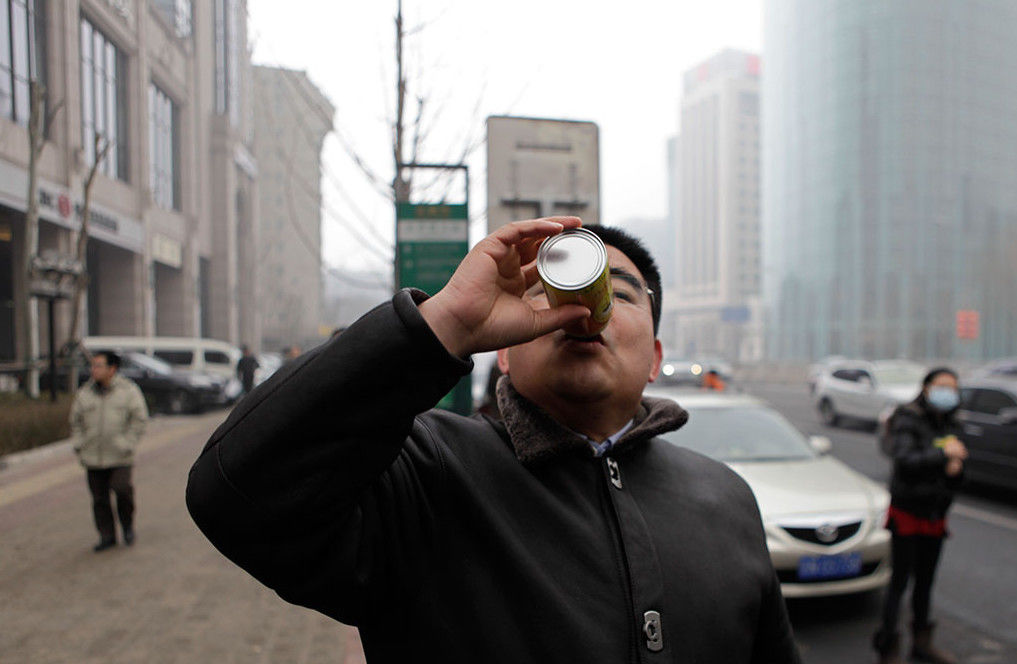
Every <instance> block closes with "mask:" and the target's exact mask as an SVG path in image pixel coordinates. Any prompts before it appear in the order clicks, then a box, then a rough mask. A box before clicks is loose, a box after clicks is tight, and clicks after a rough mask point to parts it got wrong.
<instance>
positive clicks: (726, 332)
mask: <svg viewBox="0 0 1017 664" xmlns="http://www.w3.org/2000/svg"><path fill="white" fill-rule="evenodd" d="M759 74H760V61H759V56H757V55H753V54H750V53H743V52H740V51H734V50H725V51H722V52H720V53H718V54H716V55H714V56H713V57H711V58H709V59H707V60H704V61H703V62H701V63H700V64H698V65H696V66H695V67H693V68H691V69H690V70H688V71H687V72H685V74H684V76H683V93H682V101H681V113H680V133H679V136H678V138H677V140H676V141H673V142H672V143H671V144H670V146H669V153H670V154H671V155H673V156H672V157H671V158H670V159H669V162H670V163H671V164H672V169H673V171H674V173H673V175H672V177H671V182H672V186H674V187H675V188H676V193H675V194H673V195H672V197H671V198H672V201H673V202H672V203H671V206H672V208H673V209H674V212H673V213H672V215H673V216H674V217H675V221H676V224H677V227H676V234H675V235H676V240H677V248H676V252H675V256H676V259H675V260H676V265H675V271H674V273H675V288H674V289H673V291H672V293H673V294H672V295H671V296H669V295H667V294H665V305H666V307H665V316H664V320H665V321H667V323H668V324H669V325H674V326H675V327H676V329H675V330H674V331H673V333H672V332H668V333H665V334H670V335H672V336H673V338H674V339H675V347H674V348H671V349H669V354H670V355H672V356H674V357H682V356H686V357H703V356H711V357H715V356H720V357H723V358H725V359H727V360H729V361H754V360H757V359H759V358H760V357H761V353H762V315H761V314H762V310H761V297H760V293H761V290H760V289H761V285H760V250H759Z"/></svg>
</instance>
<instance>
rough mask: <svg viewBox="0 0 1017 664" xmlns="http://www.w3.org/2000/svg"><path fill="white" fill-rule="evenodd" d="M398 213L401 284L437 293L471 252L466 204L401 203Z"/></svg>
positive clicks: (397, 234) (399, 278)
mask: <svg viewBox="0 0 1017 664" xmlns="http://www.w3.org/2000/svg"><path fill="white" fill-rule="evenodd" d="M397 214H398V216H397V219H396V261H397V270H398V286H399V288H406V287H410V286H412V287H414V288H419V289H420V290H422V291H424V292H426V293H427V294H429V295H434V294H435V293H437V292H438V291H440V290H441V289H442V288H444V286H445V284H446V283H447V282H448V280H449V277H451V276H452V273H453V272H455V270H456V268H457V267H458V266H459V263H460V261H462V260H463V257H464V256H466V252H467V251H469V248H470V243H469V239H470V238H469V231H470V225H469V224H470V222H469V219H468V217H467V210H466V206H465V205H433V204H426V205H418V204H414V203H400V204H399V206H398V211H397Z"/></svg>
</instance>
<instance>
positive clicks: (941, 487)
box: [890, 395, 963, 520]
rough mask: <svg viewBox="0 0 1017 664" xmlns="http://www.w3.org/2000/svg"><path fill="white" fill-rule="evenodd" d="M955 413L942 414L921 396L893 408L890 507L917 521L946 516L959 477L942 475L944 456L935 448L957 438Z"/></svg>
mask: <svg viewBox="0 0 1017 664" xmlns="http://www.w3.org/2000/svg"><path fill="white" fill-rule="evenodd" d="M955 413H956V409H954V410H952V411H949V412H947V413H942V412H939V411H937V410H935V409H934V408H932V406H930V405H929V403H928V402H927V401H926V400H925V396H924V395H919V396H918V398H917V399H915V400H914V401H912V402H910V403H907V404H904V405H902V406H900V407H898V408H897V410H896V411H895V412H894V414H893V416H892V419H891V420H890V435H891V436H892V437H893V450H892V452H893V477H892V478H891V480H890V496H891V497H890V503H891V504H892V505H893V506H894V507H897V508H899V509H902V510H904V511H905V512H908V513H910V514H912V515H914V516H916V517H919V518H921V519H930V520H936V519H942V518H944V517H945V516H946V512H947V510H948V509H949V508H950V503H952V502H953V496H954V492H955V491H956V490H957V487H958V486H959V485H960V483H961V478H962V477H963V473H961V474H960V475H957V476H954V477H948V476H947V474H946V461H947V459H946V454H944V453H943V450H942V449H941V448H939V447H937V446H936V445H935V441H936V440H937V439H939V438H942V437H944V436H958V438H959V437H960V435H959V434H960V427H959V426H958V424H957V422H956V420H955V419H954V414H955Z"/></svg>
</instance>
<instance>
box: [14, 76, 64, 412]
mask: <svg viewBox="0 0 1017 664" xmlns="http://www.w3.org/2000/svg"><path fill="white" fill-rule="evenodd" d="M28 86H29V87H28V90H29V111H28V192H27V197H28V198H27V201H26V202H27V205H26V209H25V233H24V244H23V246H22V257H23V262H22V265H24V266H25V279H24V280H23V286H22V288H21V292H20V294H19V296H20V299H21V304H22V310H23V311H24V312H25V316H24V328H23V333H24V335H25V346H24V349H25V368H26V370H27V371H26V374H25V391H26V392H27V393H28V395H29V396H31V397H32V398H36V397H38V396H39V368H38V367H37V366H36V358H37V356H38V355H39V334H38V332H39V310H38V308H37V307H36V303H35V301H34V300H33V298H32V296H31V292H30V284H31V276H32V275H31V269H32V257H33V256H35V254H36V252H37V251H38V249H39V184H38V177H39V175H38V172H39V159H40V158H41V157H42V151H43V149H44V148H45V147H46V136H48V135H49V131H50V128H51V127H52V125H53V120H54V118H56V114H57V113H58V112H59V111H60V109H61V107H62V106H63V101H60V102H58V103H56V104H54V105H53V108H51V109H50V110H49V111H48V112H45V113H44V108H43V102H44V101H45V98H46V88H45V86H44V85H43V84H42V83H40V82H39V81H37V80H35V79H32V80H31V81H29V84H28Z"/></svg>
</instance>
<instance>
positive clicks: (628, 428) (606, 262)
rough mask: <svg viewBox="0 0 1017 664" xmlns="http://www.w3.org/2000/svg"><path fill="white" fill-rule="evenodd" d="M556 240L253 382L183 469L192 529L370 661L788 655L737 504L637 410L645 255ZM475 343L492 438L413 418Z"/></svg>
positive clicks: (538, 235)
mask: <svg viewBox="0 0 1017 664" xmlns="http://www.w3.org/2000/svg"><path fill="white" fill-rule="evenodd" d="M579 226H580V221H579V219H578V218H575V217H552V218H547V219H536V220H530V221H522V222H515V223H512V224H508V225H506V226H503V227H502V228H499V229H498V230H496V231H495V232H493V233H492V234H491V235H489V236H488V237H486V238H485V239H484V240H482V241H481V242H480V243H478V244H477V245H476V246H475V247H474V248H473V250H471V251H470V253H469V254H468V255H467V256H466V258H465V259H463V261H462V263H461V264H460V266H459V268H458V269H457V270H456V272H455V274H454V275H453V276H452V278H451V279H450V280H449V282H448V284H447V285H446V286H445V287H444V288H443V289H442V290H441V291H439V292H438V293H436V294H434V295H433V297H428V295H427V294H425V293H422V292H420V291H415V290H412V289H408V290H403V291H401V292H399V293H397V294H396V295H395V297H394V298H393V299H392V301H391V302H389V303H387V304H384V305H381V306H379V307H378V308H376V309H374V310H373V311H371V312H370V313H368V314H367V315H365V316H364V317H363V318H361V319H360V320H359V321H357V322H356V323H355V324H353V325H352V326H350V327H349V328H348V329H347V330H346V331H345V332H344V333H343V334H342V335H339V336H338V337H336V338H334V339H332V340H331V341H329V342H328V343H326V344H324V345H323V346H321V347H319V348H317V349H314V350H312V351H310V352H308V353H306V354H305V355H303V356H302V357H301V358H300V359H299V360H297V361H295V362H293V363H292V364H291V365H288V366H287V367H286V368H284V369H282V370H280V371H279V372H277V373H276V374H275V375H274V376H273V377H272V378H271V379H269V380H268V381H267V382H266V383H265V384H264V385H263V386H262V388H259V390H256V391H255V392H254V393H253V395H252V397H253V398H248V399H246V400H245V401H244V402H242V403H241V404H240V405H239V406H238V407H237V408H236V409H235V410H234V411H233V413H231V415H230V416H229V419H227V421H226V422H225V423H224V424H223V425H222V426H221V427H220V428H219V430H218V431H216V433H215V434H214V435H213V436H212V438H211V440H210V441H209V443H208V445H207V446H206V448H205V450H204V452H203V453H202V456H201V457H200V458H199V459H198V461H197V462H196V463H195V465H194V468H193V469H192V471H191V476H190V480H189V483H188V494H187V501H188V507H189V508H190V510H191V514H192V515H193V516H194V519H195V521H196V522H197V523H198V525H199V527H200V528H201V529H202V531H203V532H205V534H206V535H207V536H208V537H209V538H210V539H211V540H212V542H213V543H214V544H215V545H216V546H217V547H218V548H219V549H220V550H221V551H222V552H223V553H224V554H225V555H226V556H228V557H229V558H230V559H232V560H233V561H234V562H236V563H237V564H238V565H240V566H241V567H243V568H244V569H246V570H248V571H249V572H250V573H251V574H253V575H254V576H255V577H256V578H258V579H259V580H261V581H262V582H263V583H265V584H267V585H268V586H270V587H272V588H273V589H275V590H276V591H277V592H278V593H279V595H280V596H281V597H283V599H286V600H287V601H290V602H293V603H296V604H301V605H303V606H307V607H311V608H314V609H316V610H318V611H321V612H322V613H325V614H327V615H329V616H332V617H333V618H335V619H336V620H340V621H342V622H344V623H347V624H351V625H357V626H358V627H359V629H360V634H361V638H362V640H363V644H364V650H365V653H366V655H367V660H368V661H369V662H405V661H415V660H419V659H421V658H422V659H424V660H426V661H442V662H542V663H548V662H562V663H566V662H568V663H572V662H622V661H630V662H635V661H640V662H679V661H682V662H684V661H698V662H725V663H740V662H797V661H798V654H797V651H796V649H795V645H794V642H793V639H792V635H791V629H790V625H789V622H788V618H787V613H786V610H785V608H784V603H783V598H782V597H781V593H780V586H779V584H778V582H777V579H776V576H775V575H774V572H773V568H772V567H771V564H770V558H769V555H768V554H767V549H766V542H765V538H764V535H763V529H762V526H761V523H760V519H759V512H758V510H757V508H756V503H755V500H754V498H753V495H752V492H751V491H750V489H749V488H748V486H747V485H746V484H745V483H744V482H743V481H742V480H741V479H740V478H739V477H738V476H737V475H735V474H734V473H733V472H732V471H730V470H729V469H728V468H727V467H726V466H724V465H723V464H720V463H717V462H714V461H711V460H708V459H706V458H705V457H702V456H699V455H697V454H695V453H693V452H690V451H688V450H684V449H681V448H679V447H677V446H674V445H671V444H669V443H667V442H664V441H663V440H661V439H659V438H657V435H658V434H660V433H663V432H666V431H670V430H673V429H676V428H678V427H680V426H681V425H682V424H683V423H684V422H685V421H686V419H687V417H688V416H687V414H686V413H685V412H684V411H683V410H681V408H679V407H678V406H677V404H675V403H674V402H673V401H670V400H656V399H651V398H643V396H642V393H643V389H644V387H645V386H646V384H647V382H649V381H652V380H654V379H655V378H656V376H657V372H658V370H659V368H660V361H661V346H660V342H659V341H657V339H656V332H657V327H658V325H659V321H660V305H661V300H660V297H661V288H660V276H659V272H658V270H657V267H656V265H655V264H654V261H653V258H652V257H651V255H650V254H649V252H648V251H647V250H646V249H645V247H643V245H642V244H641V243H640V242H639V241H637V240H636V239H634V238H632V237H630V236H629V235H627V234H626V233H624V232H622V231H620V230H617V229H610V228H605V227H598V226H589V227H586V228H585V229H584V231H583V232H581V233H577V232H576V229H577V228H578V227H579ZM586 231H589V233H586ZM578 236H581V239H578V240H575V239H568V238H570V237H573V238H574V237H578ZM589 236H592V239H591V237H589ZM542 243H546V247H545V248H544V256H543V259H541V260H538V253H539V252H540V247H541V244H542ZM584 256H585V258H584ZM590 257H592V259H593V260H592V262H590V261H589V260H588V259H589V258H590ZM598 257H599V258H598ZM598 261H600V262H598ZM538 263H539V266H538ZM538 267H539V269H538ZM591 275H592V276H591ZM542 276H543V277H544V281H542V280H541V277H542ZM604 277H606V283H604V281H603V279H604ZM598 280H601V281H599V282H598ZM591 286H592V288H591ZM586 288H590V290H591V292H592V291H596V290H598V289H600V290H609V291H610V295H609V300H608V302H606V303H605V302H604V301H603V300H602V299H598V296H596V295H589V294H587V295H582V294H579V295H576V293H577V292H579V291H583V290H584V289H586ZM559 291H561V292H559ZM570 293H571V294H570ZM588 296H589V297H590V298H592V299H584V298H587V297H588ZM549 300H550V301H549ZM552 302H553V303H556V304H557V305H558V306H551V305H552ZM598 307H599V308H600V309H604V308H606V309H607V310H608V314H609V315H608V317H607V318H606V319H605V320H596V319H595V318H594V315H595V314H596V313H597V312H596V311H595V310H596V309H598ZM495 349H497V350H498V364H499V367H500V368H501V369H502V371H503V372H504V373H505V374H506V375H505V376H504V377H502V378H501V379H500V381H499V384H498V389H497V393H498V405H499V409H500V411H501V413H502V416H503V418H504V419H503V421H496V420H493V419H491V418H487V417H484V416H481V415H476V416H474V417H470V418H466V417H461V416H459V415H455V414H452V413H448V412H445V411H439V410H434V409H433V406H434V405H435V404H436V403H437V402H438V401H439V400H440V399H441V398H442V396H444V395H445V394H446V393H447V392H448V391H449V390H450V389H452V387H453V386H454V385H455V384H456V382H457V381H458V380H459V378H460V377H462V376H464V375H466V374H467V373H469V372H470V370H471V369H472V361H471V360H470V356H471V355H472V354H473V353H477V352H481V351H488V350H495ZM259 395H260V396H259Z"/></svg>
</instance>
